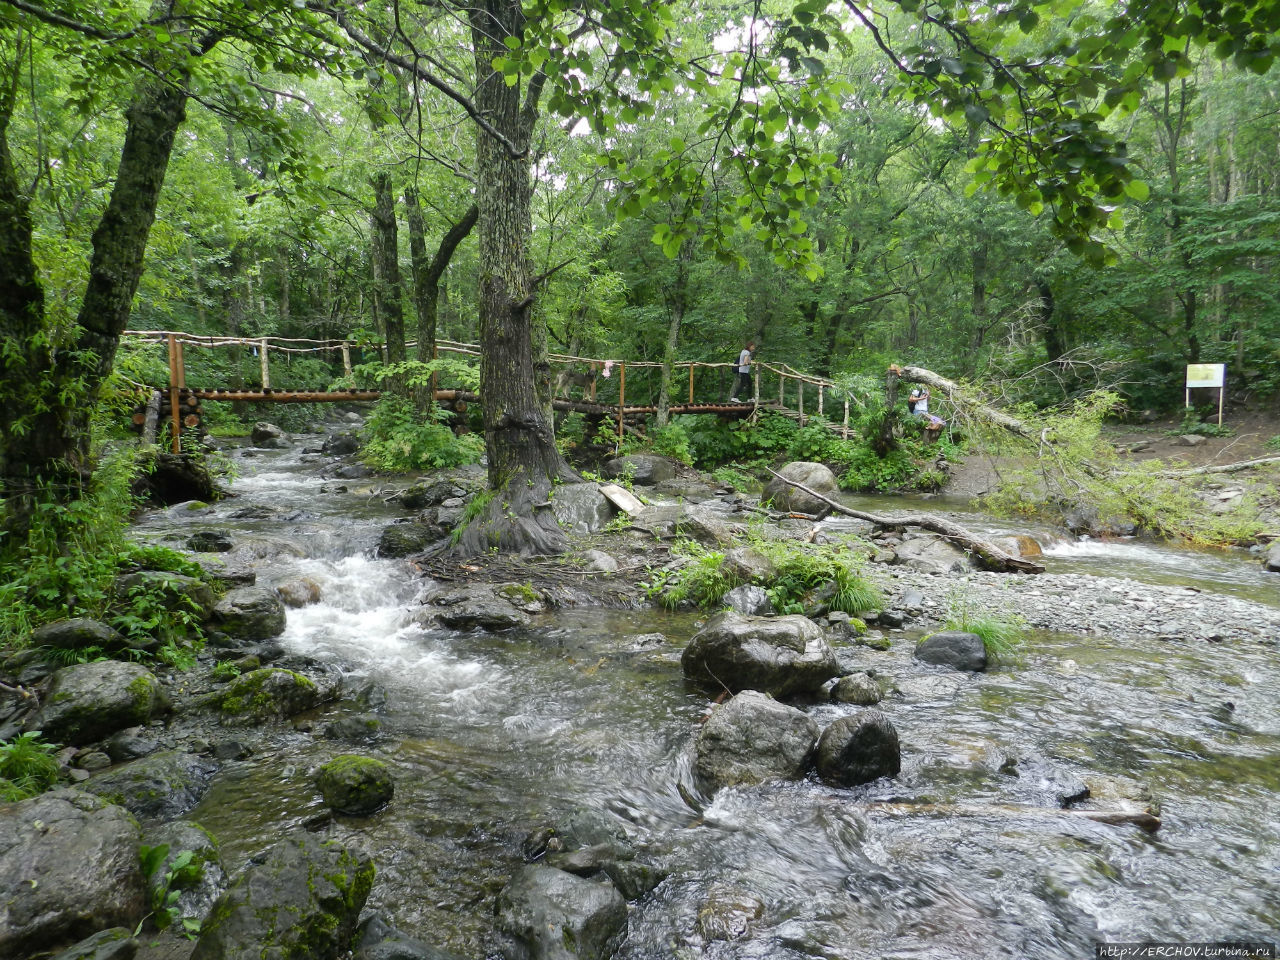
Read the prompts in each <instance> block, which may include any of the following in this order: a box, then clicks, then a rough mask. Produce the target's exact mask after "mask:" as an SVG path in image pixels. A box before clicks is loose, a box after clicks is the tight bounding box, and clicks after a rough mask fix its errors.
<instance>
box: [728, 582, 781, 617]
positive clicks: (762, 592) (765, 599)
mask: <svg viewBox="0 0 1280 960" xmlns="http://www.w3.org/2000/svg"><path fill="white" fill-rule="evenodd" d="M721 602H722V603H723V604H724V605H725V606H726V607H728V608H729V609H730V610H732V611H733V612H734V613H740V614H742V615H743V616H747V617H764V616H768V615H769V614H771V613H773V601H772V600H770V599H769V591H768V590H766V589H765V588H764V587H758V586H756V585H755V584H754V583H747V584H743V585H742V586H740V587H734V588H733V589H732V590H730V591H729V592H728V593H726V594H725V595H724V596H723V597H722V598H721Z"/></svg>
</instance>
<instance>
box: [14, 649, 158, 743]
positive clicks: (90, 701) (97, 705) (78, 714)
mask: <svg viewBox="0 0 1280 960" xmlns="http://www.w3.org/2000/svg"><path fill="white" fill-rule="evenodd" d="M168 709H169V701H168V698H167V697H166V696H165V693H164V689H163V688H162V687H161V685H160V681H158V680H157V679H156V678H155V676H154V674H152V673H151V671H149V670H147V669H146V668H145V667H143V666H140V665H139V664H136V663H124V662H121V661H119V660H98V661H95V662H93V663H77V664H73V665H72V666H69V667H63V668H62V669H61V670H59V671H58V672H57V673H55V674H54V675H53V681H52V683H50V685H49V690H48V692H47V693H46V695H45V702H44V705H43V706H42V707H41V709H40V710H39V711H38V712H37V713H35V714H33V715H32V716H31V717H30V718H29V719H28V721H27V729H28V730H40V731H43V733H44V735H45V738H46V739H47V740H50V741H52V742H56V743H68V744H73V745H75V746H80V745H82V744H86V743H93V742H94V741H95V740H102V739H104V738H106V737H109V736H111V734H113V733H115V732H116V731H117V730H123V729H124V728H126V727H135V726H140V725H142V724H145V723H148V722H149V721H150V720H151V719H152V718H153V717H156V716H159V715H160V714H161V713H164V712H165V711H167V710H168Z"/></svg>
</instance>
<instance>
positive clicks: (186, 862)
mask: <svg viewBox="0 0 1280 960" xmlns="http://www.w3.org/2000/svg"><path fill="white" fill-rule="evenodd" d="M138 856H139V857H140V858H141V860H142V873H143V876H145V877H146V878H147V881H148V886H149V887H150V889H151V913H150V914H148V916H147V917H144V918H143V921H142V923H140V924H138V929H139V930H141V929H142V925H143V924H145V923H146V921H147V920H150V921H151V922H152V924H154V925H155V928H156V929H157V930H164V929H166V928H168V927H169V926H171V925H172V924H173V923H174V922H176V921H181V923H182V928H183V929H182V932H183V933H184V934H185V935H186V936H188V937H190V938H192V939H194V938H195V935H196V934H198V933H199V932H200V920H199V918H197V917H184V916H182V915H181V913H180V908H179V906H178V900H179V899H180V898H181V897H182V891H184V890H189V889H191V888H192V887H194V886H195V885H196V884H198V883H199V882H200V881H201V879H203V877H204V863H203V861H202V860H201V859H200V858H199V857H198V856H197V855H196V853H195V851H192V850H183V851H182V852H180V853H179V854H178V855H177V856H175V857H174V858H173V859H172V860H170V861H169V863H168V865H167V866H166V865H165V860H166V859H167V858H168V856H169V845H168V844H167V843H162V844H159V845H157V846H154V847H152V846H148V845H147V844H145V843H144V844H142V845H141V846H139V847H138ZM161 870H163V871H164V872H163V873H161V872H160V871H161Z"/></svg>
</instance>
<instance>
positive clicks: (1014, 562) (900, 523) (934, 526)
mask: <svg viewBox="0 0 1280 960" xmlns="http://www.w3.org/2000/svg"><path fill="white" fill-rule="evenodd" d="M765 469H768V468H767V467H766V468H765ZM769 472H770V473H772V474H773V475H774V476H775V477H777V478H778V479H779V480H781V481H783V482H784V483H788V484H790V485H791V486H793V487H795V488H796V489H797V490H803V491H804V492H805V493H807V494H809V496H811V497H814V498H815V499H817V500H821V501H822V502H823V503H825V504H826V505H827V506H828V507H830V508H831V509H832V510H834V511H835V512H836V513H840V514H844V515H845V516H846V517H853V518H855V519H857V520H868V521H870V522H871V523H874V524H875V525H876V526H878V527H921V528H922V529H925V530H930V531H932V532H933V533H936V534H938V535H940V536H941V537H942V538H943V539H945V540H949V541H950V542H952V543H954V544H955V545H956V546H957V547H960V548H961V549H962V550H970V551H972V552H973V553H976V554H977V555H978V556H979V557H981V558H982V562H983V563H985V564H986V565H987V567H989V568H990V569H992V570H999V571H1001V572H1004V573H1009V572H1011V571H1016V572H1018V573H1044V567H1043V566H1041V565H1040V564H1038V563H1035V562H1033V561H1031V560H1027V559H1025V558H1023V557H1015V556H1012V555H1010V554H1008V553H1005V552H1004V551H1003V550H1001V549H1000V548H999V547H997V546H996V545H995V544H994V543H991V542H990V541H988V540H983V539H982V538H981V537H979V536H977V534H974V533H972V532H970V531H969V530H967V529H965V528H964V527H962V526H960V524H958V523H952V522H951V521H950V520H944V519H942V518H941V517H934V516H930V515H929V514H926V513H906V514H898V515H895V516H884V515H881V514H875V513H866V512H864V511H862V510H853V509H851V508H850V507H846V506H845V505H844V504H842V503H836V501H834V500H831V499H830V498H828V497H824V496H823V495H822V494H820V493H816V492H815V491H813V490H810V489H809V488H808V487H806V486H805V485H804V484H803V483H797V482H796V481H795V480H788V479H787V478H786V477H784V476H783V475H782V474H780V473H778V472H776V471H774V470H769Z"/></svg>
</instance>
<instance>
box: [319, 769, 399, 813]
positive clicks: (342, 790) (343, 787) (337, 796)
mask: <svg viewBox="0 0 1280 960" xmlns="http://www.w3.org/2000/svg"><path fill="white" fill-rule="evenodd" d="M316 786H317V787H319V789H320V795H321V796H322V797H323V798H324V802H325V804H326V805H327V806H329V807H330V808H331V809H333V810H336V811H337V812H338V813H347V814H351V815H353V816H364V815H366V814H370V813H373V812H374V811H376V810H379V809H381V808H382V807H384V806H386V805H387V804H388V803H389V802H390V801H391V796H392V794H393V793H394V792H395V783H394V782H393V781H392V779H391V770H390V769H389V768H388V767H387V765H386V764H385V763H383V762H382V761H381V760H374V759H373V758H372V757H362V756H360V755H359V754H355V753H344V754H342V755H340V756H337V757H334V758H333V759H332V760H330V761H329V762H328V763H326V764H325V765H324V766H322V767H321V768H320V770H319V772H318V773H317V774H316Z"/></svg>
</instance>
